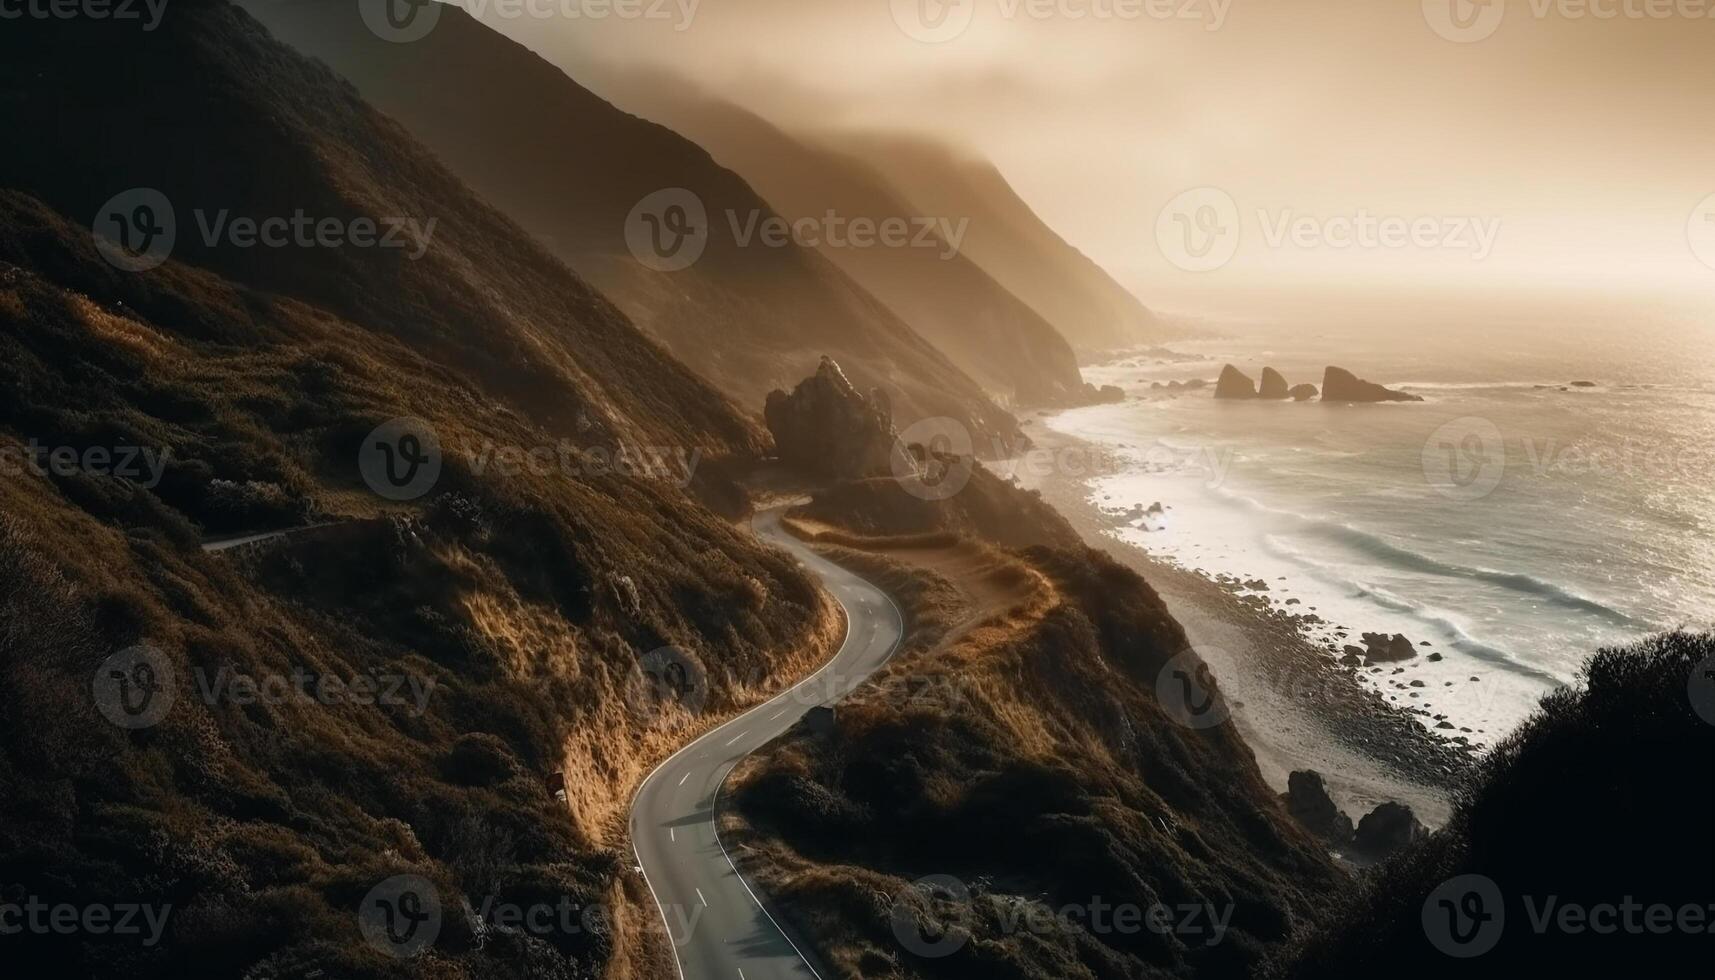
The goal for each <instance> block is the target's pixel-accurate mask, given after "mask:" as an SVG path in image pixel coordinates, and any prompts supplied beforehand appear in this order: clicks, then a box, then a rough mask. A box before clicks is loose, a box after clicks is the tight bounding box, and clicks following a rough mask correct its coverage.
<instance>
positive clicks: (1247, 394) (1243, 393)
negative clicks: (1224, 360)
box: [1215, 364, 1256, 398]
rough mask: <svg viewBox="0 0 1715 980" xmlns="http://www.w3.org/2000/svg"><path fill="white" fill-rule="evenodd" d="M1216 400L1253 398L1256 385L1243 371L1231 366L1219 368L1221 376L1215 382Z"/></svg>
mask: <svg viewBox="0 0 1715 980" xmlns="http://www.w3.org/2000/svg"><path fill="white" fill-rule="evenodd" d="M1215 397H1216V398H1255V397H1256V384H1255V383H1254V382H1252V381H1251V379H1250V378H1249V377H1247V376H1246V375H1245V373H1244V372H1243V371H1240V370H1239V369H1238V368H1236V367H1233V366H1232V365H1231V364H1228V365H1227V366H1225V367H1223V368H1221V376H1220V378H1218V379H1217V380H1216V381H1215Z"/></svg>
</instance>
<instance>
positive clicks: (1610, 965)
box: [1268, 633, 1715, 980]
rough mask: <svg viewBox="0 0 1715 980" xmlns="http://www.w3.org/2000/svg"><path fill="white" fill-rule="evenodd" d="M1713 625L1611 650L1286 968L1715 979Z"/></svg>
mask: <svg viewBox="0 0 1715 980" xmlns="http://www.w3.org/2000/svg"><path fill="white" fill-rule="evenodd" d="M1711 753H1715V635H1711V634H1707V633H1704V634H1692V633H1671V634H1664V635H1661V636H1657V637H1653V638H1651V639H1648V640H1645V641H1643V642H1640V643H1638V644H1635V645H1633V646H1630V647H1624V648H1616V649H1609V650H1603V651H1601V652H1600V653H1598V654H1596V655H1595V656H1594V657H1592V658H1591V659H1590V660H1589V661H1588V662H1587V663H1586V665H1585V668H1584V681H1583V683H1582V685H1581V686H1580V687H1578V688H1575V689H1566V690H1561V691H1558V692H1556V693H1554V694H1551V695H1549V696H1548V697H1546V698H1544V699H1543V701H1542V704H1541V706H1540V707H1539V708H1538V710H1537V712H1536V714H1534V715H1533V716H1532V717H1531V718H1530V719H1529V720H1528V721H1526V722H1525V724H1524V725H1523V726H1522V727H1520V728H1519V729H1518V730H1517V731H1515V732H1514V733H1513V734H1511V735H1509V736H1508V737H1507V738H1506V740H1505V741H1503V742H1501V743H1500V744H1499V745H1497V746H1495V748H1494V749H1493V750H1492V751H1491V752H1489V753H1488V754H1487V755H1486V756H1484V757H1483V758H1482V759H1481V760H1480V762H1479V763H1478V770H1477V773H1476V775H1475V778H1474V779H1473V781H1472V784H1471V786H1470V787H1469V789H1468V790H1467V791H1466V792H1465V793H1464V794H1463V795H1462V797H1461V798H1460V799H1459V800H1458V802H1457V805H1456V806H1455V808H1454V812H1453V816H1452V819H1451V820H1449V821H1448V823H1447V826H1445V827H1443V828H1442V829H1441V830H1440V831H1439V832H1437V833H1435V834H1434V835H1432V836H1431V837H1429V838H1428V839H1427V840H1424V841H1422V842H1420V843H1418V844H1416V845H1414V846H1412V847H1411V848H1410V849H1408V850H1407V851H1406V852H1404V853H1402V854H1400V855H1398V856H1397V857H1395V858H1394V859H1393V861H1391V862H1390V863H1389V864H1387V865H1386V866H1384V867H1383V868H1381V869H1380V870H1379V871H1378V872H1377V873H1376V874H1375V875H1373V876H1372V877H1370V878H1369V879H1367V880H1366V881H1364V882H1363V887H1361V888H1357V889H1353V890H1351V891H1349V892H1347V893H1346V894H1344V895H1343V896H1342V898H1341V900H1340V901H1339V902H1338V903H1337V904H1335V905H1334V906H1333V907H1332V908H1330V910H1329V912H1330V914H1329V915H1328V917H1327V920H1326V927H1325V928H1324V929H1323V930H1322V931H1320V932H1318V933H1315V934H1312V935H1309V936H1306V937H1302V941H1301V942H1299V943H1297V944H1295V946H1294V947H1292V948H1289V949H1287V950H1285V951H1283V952H1282V953H1281V955H1280V957H1279V962H1278V963H1277V965H1276V968H1275V969H1274V970H1272V971H1270V973H1269V974H1268V975H1269V976H1271V977H1277V978H1290V980H1322V978H1332V977H1361V976H1383V975H1385V976H1389V977H1401V978H1407V980H1417V978H1431V977H1444V976H1446V975H1447V974H1448V973H1449V972H1457V973H1458V974H1459V975H1460V976H1464V977H1473V978H1489V977H1494V978H1502V977H1518V976H1527V975H1535V976H1548V977H1569V976H1619V975H1625V974H1627V973H1629V972H1632V971H1635V970H1638V969H1639V968H1640V967H1642V968H1644V969H1646V971H1653V972H1656V973H1659V974H1662V975H1666V976H1686V977H1689V976H1697V975H1700V974H1701V973H1704V972H1707V969H1706V968H1707V966H1708V964H1709V963H1710V962H1711V951H1712V949H1715V838H1711V836H1710V834H1709V825H1708V819H1709V814H1710V812H1711V811H1712V810H1715V777H1712V776H1711V772H1710V768H1709V758H1710V755H1711Z"/></svg>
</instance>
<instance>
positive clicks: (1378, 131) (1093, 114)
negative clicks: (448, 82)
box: [462, 0, 1715, 308]
mask: <svg viewBox="0 0 1715 980" xmlns="http://www.w3.org/2000/svg"><path fill="white" fill-rule="evenodd" d="M1447 2H1449V0H1421V2H1420V0H1387V2H1380V3H1369V2H1355V0H1354V2H1320V3H1310V2H1305V3H1294V4H1281V3H1255V2H1249V3H1247V2H1245V0H1230V2H1227V0H1173V2H1171V3H1167V2H1165V0H1158V2H1154V3H1149V4H1144V3H1142V2H1141V0H1140V2H1139V3H1136V4H1131V5H1128V4H1127V0H1054V2H1047V3H1043V2H1038V3H1036V4H1031V3H1028V2H1022V0H1021V2H1019V3H1015V2H1012V0H962V2H960V0H955V2H952V3H948V4H941V3H939V2H938V0H895V2H892V3H890V2H889V0H858V2H853V0H702V2H699V3H694V4H693V3H691V2H690V0H678V2H677V3H676V4H672V5H664V7H663V8H662V9H661V10H658V11H657V13H660V14H661V16H658V17H639V18H635V19H631V18H620V17H614V16H610V17H607V18H604V19H600V20H596V19H591V18H590V17H588V16H580V17H567V16H548V17H529V16H504V15H502V13H501V11H502V10H503V9H504V8H502V7H499V6H496V5H495V2H494V0H490V2H489V3H488V4H484V5H482V7H481V9H480V10H478V5H477V3H476V0H465V2H464V3H463V4H462V5H464V6H466V7H467V9H472V10H473V11H476V12H478V13H479V15H480V16H481V17H482V19H483V20H484V21H485V22H486V23H488V24H490V25H491V26H493V27H495V28H497V29H499V30H501V31H502V32H504V33H506V34H508V35H509V36H511V37H513V38H514V39H516V40H518V41H521V42H522V43H525V44H526V45H528V46H530V47H531V48H533V49H534V50H536V51H537V52H538V53H540V54H542V55H543V56H544V57H547V58H549V59H550V60H552V61H555V62H556V63H557V64H559V65H560V66H561V67H562V68H565V69H566V70H567V71H568V73H569V74H571V75H572V76H573V77H574V78H575V79H577V80H578V81H580V82H582V83H583V84H585V85H588V86H590V87H591V88H593V89H595V90H596V91H598V92H599V93H600V94H602V95H603V96H605V97H607V98H609V99H610V100H612V101H614V102H615V103H616V104H619V105H620V106H621V107H622V108H625V107H626V106H625V102H626V99H625V87H624V79H625V78H626V77H627V76H628V74H629V73H631V72H635V71H638V70H648V71H653V72H661V71H665V72H670V73H673V74H676V75H678V76H681V77H682V78H684V79H686V80H687V83H688V84H691V85H694V86H695V87H696V88H698V89H699V90H700V91H702V92H704V93H706V94H709V95H712V96H715V97H719V98H724V99H726V100H729V101H732V102H734V103H737V104H739V105H742V106H744V107H745V108H747V109H750V110H752V111H754V112H757V113H759V114H761V115H763V116H764V117H766V118H769V119H770V120H772V121H774V122H776V123H778V124H780V125H782V126H783V127H784V128H786V129H788V130H791V131H795V132H799V133H805V132H814V131H818V130H826V129H876V128H884V129H896V130H904V131H909V132H915V133H922V134H927V135H930V136H932V137H934V138H936V139H938V140H941V141H944V142H947V143H949V144H953V145H956V146H959V147H962V148H964V149H965V150H966V151H967V152H969V153H971V154H973V155H977V156H980V157H983V158H987V159H989V160H991V161H993V162H994V163H995V164H996V165H997V166H998V167H999V168H1000V169H1001V171H1002V172H1003V173H1004V174H1005V175H1006V176H1007V178H1008V180H1009V181H1010V182H1011V183H1012V184H1013V186H1014V187H1015V188H1016V189H1017V191H1018V192H1019V193H1020V195H1021V196H1022V197H1023V198H1024V199H1025V200H1026V201H1027V202H1028V203H1029V204H1030V205H1031V206H1032V207H1033V208H1034V209H1035V210H1036V211H1037V213H1038V214H1040V215H1041V216H1042V217H1043V218H1044V219H1045V220H1046V221H1047V222H1048V223H1049V224H1050V225H1051V226H1053V227H1054V228H1055V229H1056V230H1057V231H1058V232H1060V233H1061V234H1062V235H1063V236H1064V237H1065V238H1066V239H1067V240H1068V241H1070V242H1071V243H1072V244H1074V245H1076V246H1077V247H1079V248H1080V249H1082V250H1084V251H1085V252H1086V253H1087V254H1088V255H1090V256H1091V257H1092V258H1094V259H1095V260H1096V261H1098V262H1100V263H1101V264H1102V265H1103V266H1105V267H1106V268H1107V269H1109V271H1110V272H1112V273H1113V274H1114V276H1115V277H1116V278H1117V279H1119V280H1120V281H1121V282H1123V283H1124V284H1125V285H1126V286H1127V287H1129V288H1131V289H1133V290H1134V291H1136V292H1137V293H1138V294H1139V295H1140V296H1141V297H1142V298H1143V299H1144V300H1145V301H1146V302H1149V303H1151V304H1153V305H1157V306H1162V307H1165V308H1176V307H1177V308H1202V307H1203V306H1205V305H1207V304H1209V303H1211V302H1213V303H1217V304H1224V305H1228V306H1230V305H1232V304H1233V303H1234V301H1235V297H1234V296H1233V295H1232V292H1233V290H1237V289H1245V290H1251V289H1258V288H1264V289H1267V288H1273V289H1287V290H1291V289H1298V288H1301V287H1305V286H1312V287H1315V288H1319V289H1320V288H1334V287H1339V288H1359V289H1361V288H1392V287H1396V286H1397V287H1401V288H1405V289H1409V290H1417V291H1422V292H1433V291H1435V290H1438V289H1447V288H1452V289H1469V290H1475V291H1478V292H1481V291H1484V290H1497V289H1501V290H1508V291H1513V290H1520V289H1523V290H1533V289H1544V290H1576V291H1589V292H1596V293H1606V294H1617V295H1636V296H1645V297H1647V296H1654V297H1659V298H1669V297H1671V298H1672V299H1673V300H1674V301H1675V302H1678V303H1685V304H1700V303H1705V302H1707V300H1708V298H1709V297H1712V296H1715V268H1711V266H1710V265H1707V264H1705V261H1704V260H1707V261H1709V262H1715V220H1708V221H1704V222H1699V221H1698V220H1696V219H1697V218H1699V217H1704V216H1705V215H1706V214H1707V212H1708V211H1709V210H1715V199H1711V195H1712V194H1715V172H1712V171H1711V170H1710V169H1709V167H1708V161H1709V160H1710V159H1711V158H1715V130H1712V129H1711V128H1710V127H1708V126H1706V125H1703V124H1702V123H1701V119H1702V118H1703V116H1704V113H1705V112H1706V109H1705V107H1704V105H1703V102H1704V99H1705V93H1707V92H1708V91H1709V90H1710V88H1711V83H1712V82H1715V59H1711V58H1709V57H1708V52H1709V51H1710V50H1715V46H1712V45H1715V18H1709V17H1702V18H1692V17H1686V16H1673V17H1668V18H1665V19H1661V18H1651V17H1647V16H1628V15H1626V14H1625V13H1624V12H1625V11H1627V10H1631V11H1633V12H1634V13H1638V14H1640V15H1641V14H1642V13H1643V12H1644V11H1645V9H1646V8H1644V7H1643V6H1642V5H1634V6H1631V7H1628V6H1624V0H1612V2H1611V3H1609V2H1606V0H1603V2H1600V3H1598V7H1599V8H1600V9H1604V10H1607V9H1612V10H1614V11H1617V12H1619V13H1620V15H1619V16H1615V17H1612V18H1610V19H1595V18H1594V17H1593V16H1588V15H1587V16H1584V17H1582V18H1579V17H1575V16H1573V13H1574V12H1575V11H1576V10H1577V9H1579V8H1578V7H1576V6H1573V5H1570V4H1569V5H1565V6H1563V5H1561V4H1558V3H1548V2H1547V0H1534V2H1526V0H1513V2H1512V3H1510V4H1503V5H1502V6H1501V7H1498V8H1494V9H1500V10H1502V12H1503V14H1504V18H1503V19H1501V20H1500V21H1499V22H1498V24H1497V23H1491V24H1483V23H1482V22H1481V21H1480V20H1478V21H1477V23H1478V24H1479V28H1480V30H1482V31H1489V32H1492V33H1488V34H1487V35H1486V36H1484V37H1483V39H1481V40H1479V41H1475V42H1473V43H1459V42H1458V41H1456V40H1450V39H1449V38H1448V37H1445V36H1443V34H1442V33H1438V32H1437V29H1436V25H1437V18H1438V17H1440V18H1443V19H1444V18H1445V17H1446V16H1447V11H1446V10H1444V9H1441V8H1442V7H1445V6H1446V3H1447ZM1452 2H1461V0H1452ZM1497 2H1499V0H1497ZM1697 2H1698V0H1687V5H1685V6H1681V7H1677V8H1673V9H1680V10H1690V9H1692V6H1695V4H1696V3H1697ZM1116 3H1117V6H1116ZM1438 4H1439V5H1440V6H1439V7H1438ZM640 9H643V10H648V9H650V8H649V5H648V4H647V3H646V4H644V5H642V8H640ZM1650 9H1655V8H1650ZM1710 9H1715V6H1711V8H1710ZM1486 11H1488V12H1486ZM1079 12H1082V14H1083V16H1073V15H1074V14H1077V13H1079ZM1122 12H1129V13H1130V14H1131V16H1129V17H1127V16H1125V15H1124V14H1123V13H1122ZM1151 12H1153V13H1154V14H1155V15H1152V13H1151ZM1466 12H1467V13H1468V14H1470V15H1471V16H1473V17H1479V18H1480V17H1483V16H1490V15H1491V13H1492V11H1491V8H1486V7H1471V8H1469V9H1468V10H1467V11H1466ZM937 13H939V14H941V15H944V16H945V17H946V18H949V19H950V21H942V22H939V23H940V29H941V30H942V31H943V33H945V32H946V31H947V30H948V29H949V28H948V26H947V25H948V23H949V22H951V23H953V26H958V25H959V24H964V25H965V26H963V29H962V30H960V31H958V32H957V33H956V36H952V37H951V38H950V39H946V40H942V41H940V42H939V43H926V42H925V41H923V40H919V39H918V38H916V37H913V36H912V33H913V32H915V33H919V34H922V33H923V32H922V31H921V30H916V28H914V27H913V21H912V18H913V17H919V18H921V17H923V16H931V15H934V14H937ZM1167 13H1172V14H1173V16H1164V15H1165V14H1167ZM1009 14H1010V15H1009ZM961 18H965V19H964V20H961ZM902 22H903V23H902ZM921 24H922V21H921V20H919V21H917V22H916V25H917V27H921ZM1194 188H1214V189H1217V190H1218V191H1220V192H1221V193H1223V194H1225V195H1227V196H1228V197H1230V199H1231V201H1232V202H1233V205H1234V207H1235V210H1236V213H1237V215H1238V218H1239V222H1240V225H1241V227H1242V230H1243V231H1242V238H1241V243H1240V245H1239V247H1238V249H1237V251H1236V254H1234V255H1233V257H1232V258H1231V260H1230V261H1228V262H1226V263H1225V264H1224V265H1222V266H1221V267H1219V268H1217V269H1215V270H1213V271H1206V272H1191V271H1186V270H1184V269H1182V268H1179V267H1177V266H1176V265H1175V264H1174V263H1173V262H1172V261H1170V260H1169V258H1168V257H1165V256H1164V255H1163V251H1162V248H1161V247H1160V246H1159V244H1158V241H1157V238H1156V235H1155V228H1156V223H1157V220H1158V218H1159V217H1160V216H1161V214H1162V211H1163V208H1164V207H1166V206H1167V205H1168V203H1169V202H1170V201H1171V200H1173V199H1174V198H1175V196H1176V195H1179V194H1181V193H1182V192H1184V191H1187V190H1190V189H1194ZM1700 208H1701V209H1702V210H1701V211H1700V210H1699V209H1700ZM1365 216H1368V218H1369V219H1372V220H1382V219H1389V220H1394V221H1397V222H1400V223H1410V222H1421V221H1431V222H1442V223H1444V224H1446V225H1447V226H1448V227H1449V228H1452V227H1454V226H1457V225H1458V224H1460V223H1461V222H1469V223H1471V224H1472V225H1473V226H1475V225H1484V226H1487V227H1489V228H1491V229H1492V231H1493V233H1492V242H1491V244H1490V247H1488V248H1484V249H1479V248H1476V247H1467V245H1468V243H1464V242H1460V241H1457V240H1455V241H1453V242H1451V243H1448V244H1437V245H1435V246H1433V247H1420V246H1417V245H1408V246H1405V247H1364V246H1362V245H1359V246H1345V247H1341V246H1337V245H1333V244H1327V243H1325V242H1320V241H1318V242H1316V243H1313V244H1311V245H1309V246H1305V245H1303V244H1302V243H1299V242H1295V241H1294V240H1293V239H1291V238H1281V237H1280V232H1281V230H1282V229H1285V228H1287V227H1288V225H1289V223H1291V222H1299V221H1301V220H1308V221H1310V222H1312V223H1314V227H1316V228H1323V227H1326V226H1327V224H1328V223H1329V222H1330V221H1333V222H1334V223H1335V224H1336V225H1337V226H1342V227H1343V223H1345V222H1349V221H1359V220H1364V218H1365ZM1704 225H1707V231H1708V234H1709V236H1710V239H1709V241H1708V243H1707V245H1706V247H1705V248H1704V250H1703V260H1700V259H1699V254H1698V249H1697V248H1695V247H1693V244H1692V242H1691V239H1690V238H1689V237H1688V236H1696V235H1698V234H1700V233H1701V231H1702V229H1703V226H1704ZM1271 235H1272V236H1273V237H1272V238H1271ZM1446 237H1455V236H1452V235H1449V236H1446ZM1479 252H1480V253H1481V254H1478V253H1479ZM1248 295H1250V294H1247V296H1248Z"/></svg>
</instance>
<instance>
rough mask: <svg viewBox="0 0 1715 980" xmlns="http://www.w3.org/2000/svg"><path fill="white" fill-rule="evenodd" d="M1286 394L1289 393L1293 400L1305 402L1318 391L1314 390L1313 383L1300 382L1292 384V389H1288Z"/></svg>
mask: <svg viewBox="0 0 1715 980" xmlns="http://www.w3.org/2000/svg"><path fill="white" fill-rule="evenodd" d="M1287 394H1288V395H1291V396H1292V400H1293V401H1295V402H1307V401H1309V400H1310V399H1312V398H1315V397H1316V395H1317V394H1318V392H1317V391H1316V386H1315V385H1313V384H1301V385H1293V386H1292V390H1291V391H1288V392H1287Z"/></svg>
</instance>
